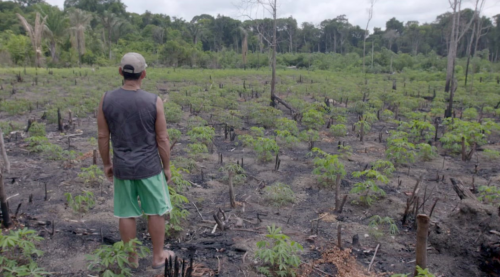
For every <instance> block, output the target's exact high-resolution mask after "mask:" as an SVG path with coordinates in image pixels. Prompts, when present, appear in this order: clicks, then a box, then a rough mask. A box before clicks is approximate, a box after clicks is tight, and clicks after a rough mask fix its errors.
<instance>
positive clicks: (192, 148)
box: [188, 143, 208, 160]
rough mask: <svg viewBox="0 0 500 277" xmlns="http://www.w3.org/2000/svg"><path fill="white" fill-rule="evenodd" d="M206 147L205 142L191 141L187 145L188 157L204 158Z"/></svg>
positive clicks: (206, 151)
mask: <svg viewBox="0 0 500 277" xmlns="http://www.w3.org/2000/svg"><path fill="white" fill-rule="evenodd" d="M207 153H208V148H207V146H206V145H205V144H201V143H191V144H189V145H188V154H189V157H190V158H192V159H195V160H203V159H205V158H206V154H207Z"/></svg>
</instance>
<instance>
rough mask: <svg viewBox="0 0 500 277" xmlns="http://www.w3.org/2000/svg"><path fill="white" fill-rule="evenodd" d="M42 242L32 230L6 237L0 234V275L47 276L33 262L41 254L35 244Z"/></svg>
mask: <svg viewBox="0 0 500 277" xmlns="http://www.w3.org/2000/svg"><path fill="white" fill-rule="evenodd" d="M41 240H43V238H41V237H39V236H37V235H36V232H35V231H33V230H28V229H27V228H24V229H21V230H17V231H13V230H11V231H10V233H9V234H8V235H3V234H2V232H0V254H1V255H0V275H1V276H5V277H14V276H35V277H41V276H45V275H49V274H50V273H49V272H45V271H44V270H43V269H42V268H39V267H38V265H37V263H36V262H35V261H34V260H33V257H34V256H37V257H40V256H41V255H43V252H42V251H40V250H38V249H36V246H35V243H36V242H39V241H41Z"/></svg>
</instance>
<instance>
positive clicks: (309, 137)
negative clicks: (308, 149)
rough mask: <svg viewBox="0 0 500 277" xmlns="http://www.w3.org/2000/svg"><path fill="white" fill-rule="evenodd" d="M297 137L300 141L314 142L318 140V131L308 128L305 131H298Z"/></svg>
mask: <svg viewBox="0 0 500 277" xmlns="http://www.w3.org/2000/svg"><path fill="white" fill-rule="evenodd" d="M299 138H300V139H301V140H302V141H307V142H309V143H312V142H315V141H318V140H319V132H318V131H316V130H313V129H309V130H307V131H302V132H301V133H300V136H299Z"/></svg>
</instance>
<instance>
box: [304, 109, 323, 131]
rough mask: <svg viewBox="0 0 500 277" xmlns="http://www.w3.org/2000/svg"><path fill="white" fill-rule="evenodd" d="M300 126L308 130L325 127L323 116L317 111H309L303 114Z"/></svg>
mask: <svg viewBox="0 0 500 277" xmlns="http://www.w3.org/2000/svg"><path fill="white" fill-rule="evenodd" d="M302 124H303V125H304V126H306V127H307V128H308V129H313V130H319V129H321V127H323V125H325V119H324V115H323V113H321V112H319V111H317V110H314V109H310V110H309V111H307V112H305V113H304V115H303V117H302Z"/></svg>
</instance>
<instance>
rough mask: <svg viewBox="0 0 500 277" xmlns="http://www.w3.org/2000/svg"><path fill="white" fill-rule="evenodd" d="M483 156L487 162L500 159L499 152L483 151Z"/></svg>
mask: <svg viewBox="0 0 500 277" xmlns="http://www.w3.org/2000/svg"><path fill="white" fill-rule="evenodd" d="M483 155H484V156H485V157H486V159H487V160H489V161H494V160H498V159H499V158H500V151H496V150H491V149H484V151H483Z"/></svg>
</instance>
